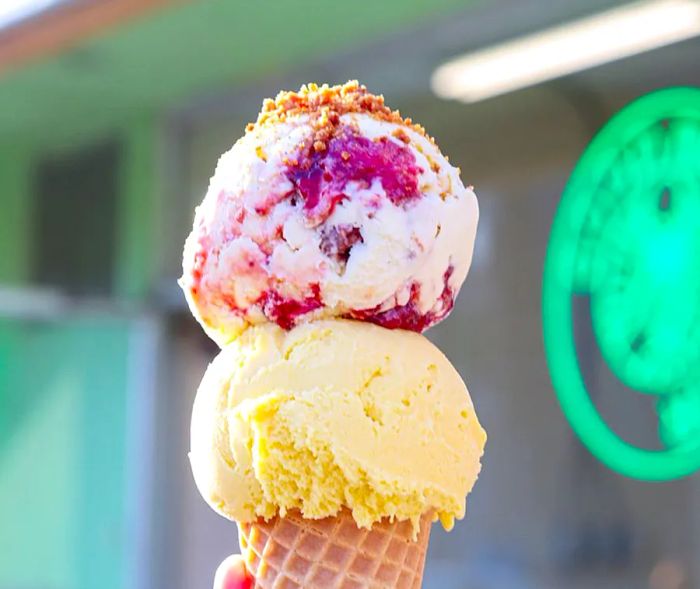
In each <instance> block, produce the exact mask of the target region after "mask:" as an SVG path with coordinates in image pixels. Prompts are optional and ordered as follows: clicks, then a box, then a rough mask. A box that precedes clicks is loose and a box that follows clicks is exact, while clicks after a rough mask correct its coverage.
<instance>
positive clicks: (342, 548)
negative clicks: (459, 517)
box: [238, 509, 433, 589]
mask: <svg viewBox="0 0 700 589" xmlns="http://www.w3.org/2000/svg"><path fill="white" fill-rule="evenodd" d="M432 521H433V517H432V514H429V513H428V514H425V515H423V517H422V518H421V522H420V531H419V533H418V536H417V539H416V540H415V541H414V540H413V526H412V524H411V522H410V521H401V522H399V521H394V522H392V521H390V520H389V519H388V518H385V519H383V520H382V521H380V522H377V523H375V524H374V525H373V526H372V529H371V530H369V529H365V528H358V526H357V524H356V523H355V520H354V519H353V517H352V514H351V512H350V511H349V510H347V509H344V510H343V511H341V512H340V513H339V514H338V515H337V516H335V517H327V518H324V519H317V520H312V519H305V518H303V517H302V516H301V514H300V513H299V512H297V511H293V512H288V513H287V514H286V516H285V517H274V518H272V519H270V520H268V521H265V520H264V519H262V518H261V519H258V520H256V521H254V522H250V523H239V524H238V538H239V543H240V547H241V553H242V555H243V557H244V559H245V562H246V566H247V567H248V569H249V571H250V572H251V573H252V574H253V575H254V576H255V579H256V583H255V589H389V588H392V589H420V587H421V583H422V580H423V569H424V566H425V554H426V551H427V549H428V541H429V538H430V527H431V525H432Z"/></svg>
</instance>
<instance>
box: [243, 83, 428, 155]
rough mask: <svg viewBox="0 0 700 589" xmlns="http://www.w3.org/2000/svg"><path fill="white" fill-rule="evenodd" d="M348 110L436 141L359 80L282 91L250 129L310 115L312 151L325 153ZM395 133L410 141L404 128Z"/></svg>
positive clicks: (396, 135) (268, 101) (269, 102)
mask: <svg viewBox="0 0 700 589" xmlns="http://www.w3.org/2000/svg"><path fill="white" fill-rule="evenodd" d="M347 113H365V114H370V115H372V116H373V117H375V118H377V119H379V120H382V121H387V122H390V123H395V124H398V125H402V126H405V127H408V128H410V129H412V130H413V131H415V132H416V133H418V134H420V135H422V136H423V137H425V138H427V139H428V140H430V141H431V142H433V143H434V141H433V139H432V137H430V136H429V135H428V134H427V133H426V132H425V129H424V128H423V127H422V126H421V125H417V124H414V123H413V121H412V120H411V119H410V118H407V117H402V116H401V114H400V113H399V111H397V110H391V109H390V108H389V107H388V106H386V105H385V104H384V97H383V96H382V95H381V94H380V95H376V94H372V93H371V92H369V91H368V90H367V88H366V87H365V86H362V85H360V84H359V83H358V82H357V80H353V81H350V82H347V83H345V84H343V85H338V86H329V85H328V84H324V85H322V86H318V85H317V84H308V85H304V86H302V87H301V89H300V90H299V91H298V92H280V93H279V94H278V95H277V97H276V98H275V99H274V100H272V99H270V98H268V99H267V100H265V101H264V102H263V106H262V111H261V112H260V114H259V115H258V120H257V121H256V122H255V123H250V124H249V125H248V126H247V127H246V131H248V132H250V131H252V130H254V129H255V128H258V127H262V126H265V125H268V124H274V123H280V122H284V121H286V120H287V118H289V117H293V116H299V115H309V116H310V118H311V124H312V125H313V127H314V136H313V139H312V141H311V145H310V146H309V147H310V148H311V150H312V151H315V152H317V153H321V152H323V151H325V150H326V149H327V146H328V142H329V141H330V140H331V139H332V138H333V137H334V136H335V134H336V130H337V128H338V126H339V124H340V117H341V116H342V115H344V114H347ZM394 136H395V137H396V138H398V139H399V140H401V141H402V142H404V143H407V142H408V136H407V135H406V133H405V132H404V131H403V130H397V131H396V132H394Z"/></svg>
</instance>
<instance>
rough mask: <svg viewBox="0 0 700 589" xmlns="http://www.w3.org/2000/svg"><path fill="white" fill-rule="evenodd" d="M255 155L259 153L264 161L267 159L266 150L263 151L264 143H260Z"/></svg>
mask: <svg viewBox="0 0 700 589" xmlns="http://www.w3.org/2000/svg"><path fill="white" fill-rule="evenodd" d="M255 155H257V156H258V157H259V158H260V159H261V160H262V161H264V162H266V161H267V156H266V155H265V152H264V151H263V148H262V145H258V146H257V147H256V148H255Z"/></svg>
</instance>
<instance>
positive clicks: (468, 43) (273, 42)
mask: <svg viewBox="0 0 700 589" xmlns="http://www.w3.org/2000/svg"><path fill="white" fill-rule="evenodd" d="M691 3H692V2H691ZM616 4H618V3H615V2H611V1H610V0H472V1H467V0H431V1H430V2H423V1H418V0H381V1H376V0H354V1H353V2H352V3H350V2H321V1H317V2H314V1H312V0H293V1H292V0H288V1H284V2H280V1H275V0H257V1H255V2H252V1H248V2H243V1H236V0H202V1H189V2H187V1H180V2H173V1H169V0H102V1H100V0H93V1H81V0H75V1H70V0H2V1H0V588H1V589H95V588H98V587H99V588H101V589H112V588H114V589H116V588H130V589H145V588H157V589H160V588H169V589H186V588H187V589H192V588H196V589H200V588H208V587H210V586H211V580H212V576H213V571H214V569H215V567H216V566H217V565H218V563H219V562H220V561H221V560H222V559H223V558H224V557H225V556H226V555H227V554H229V553H230V552H233V551H234V550H235V548H236V546H237V541H236V530H235V526H234V525H233V524H232V523H230V522H227V521H225V520H223V519H221V518H219V517H218V516H216V515H215V514H214V513H213V512H212V511H210V509H209V508H208V507H207V506H206V504H205V503H204V502H203V501H202V500H201V498H200V497H199V495H198V494H197V491H196V489H195V487H194V484H193V481H192V477H191V473H190V469H189V465H188V462H187V449H188V426H189V423H188V421H189V413H190V408H191V404H192V400H193V397H194V393H195V389H196V386H197V384H198V382H199V379H200V378H201V376H202V374H203V372H204V370H205V368H206V365H207V363H208V362H209V361H210V360H211V359H212V358H213V356H214V355H215V353H216V349H215V346H214V345H213V344H212V343H211V342H210V341H208V340H207V338H206V337H205V336H204V335H203V334H202V333H201V330H200V328H199V326H198V325H197V324H196V323H195V321H194V319H192V317H191V316H190V315H189V313H188V311H187V309H186V306H185V302H184V298H183V296H182V294H181V292H180V291H179V289H178V287H177V285H176V279H177V278H178V277H179V274H180V260H181V251H182V245H183V241H184V239H185V236H186V234H187V232H188V230H189V228H190V226H191V222H192V218H193V209H194V207H195V205H196V204H197V203H198V202H199V200H200V199H201V198H202V196H203V193H204V191H205V190H206V186H207V182H208V179H209V176H210V175H211V174H212V172H213V170H214V166H215V164H216V161H217V158H218V156H219V154H220V153H221V152H222V151H224V150H226V149H228V147H230V146H231V145H232V144H233V142H234V141H235V140H236V139H237V138H238V137H239V136H240V135H241V134H242V132H243V128H244V125H245V124H246V123H247V122H248V121H250V120H253V119H254V118H255V117H256V114H257V111H258V109H259V106H260V103H261V101H262V99H263V98H264V97H267V96H271V95H274V94H276V92H277V91H278V90H279V89H282V88H285V89H296V88H298V87H299V86H300V85H301V84H302V83H304V82H308V81H318V82H329V83H338V82H344V81H346V80H347V79H353V78H357V79H359V80H360V81H361V82H363V83H365V84H367V85H368V87H369V88H370V89H371V90H373V91H375V92H381V93H384V95H385V96H386V99H387V101H388V103H389V105H391V106H393V107H396V108H400V109H401V111H402V113H403V114H405V115H408V116H411V117H413V119H414V120H417V121H419V122H421V123H422V124H424V126H425V127H426V128H427V129H428V131H429V132H430V133H431V134H432V135H434V136H435V137H436V139H437V140H438V142H439V144H440V146H441V147H442V149H443V151H444V152H445V153H447V154H449V156H450V158H451V161H452V162H453V163H454V164H455V165H458V166H460V167H461V169H462V176H463V179H464V181H465V183H469V184H473V185H474V186H475V187H476V191H477V193H478V195H479V198H480V204H481V222H480V227H479V234H478V239H477V244H476V253H475V259H474V264H473V268H472V270H471V273H470V275H469V277H468V279H467V283H466V285H465V287H464V289H463V291H462V294H461V296H460V298H459V300H458V302H457V305H456V308H455V311H454V313H453V314H452V316H451V319H450V320H449V321H447V322H445V323H444V324H442V325H441V326H439V327H437V328H436V329H433V330H431V332H430V333H429V337H430V338H431V339H433V340H434V341H435V342H436V343H437V344H438V345H439V346H440V347H441V348H442V349H443V350H444V351H445V352H446V354H447V356H448V357H449V358H450V359H451V360H452V362H453V363H454V364H455V365H456V366H457V368H458V369H459V371H460V372H461V373H462V375H463V377H464V378H465V380H466V382H467V384H468V386H469V388H470V391H471V393H472V396H473V398H474V401H475V404H476V407H477V409H478V411H479V416H480V418H481V421H482V423H483V424H484V426H485V427H486V429H487V430H488V432H489V443H488V446H487V456H486V460H485V466H484V470H483V474H482V477H481V480H480V481H479V484H478V485H477V486H476V489H475V491H474V492H473V494H472V495H471V496H470V497H469V501H468V509H467V511H468V513H467V517H466V519H465V520H464V521H462V522H460V523H458V525H457V526H456V527H455V529H454V530H453V532H451V533H450V534H449V535H448V534H446V533H444V532H443V531H442V530H440V529H438V527H437V526H436V527H435V528H434V537H433V538H434V539H433V541H432V543H431V547H430V555H429V562H428V569H427V573H426V581H425V586H426V587H427V588H428V589H559V588H562V587H566V588H579V587H580V588H586V589H589V588H590V589H593V588H596V589H606V588H610V589H626V588H630V589H632V588H634V589H638V588H649V589H698V588H700V480H699V479H698V476H697V475H696V476H695V477H691V478H688V479H685V480H682V481H677V482H673V483H664V484H647V483H642V482H637V481H633V480H629V479H625V478H623V477H621V476H619V475H616V474H614V473H612V472H610V471H608V470H607V469H606V468H605V467H603V466H602V465H600V464H599V463H597V462H596V461H595V460H594V459H593V458H591V457H590V456H589V455H588V454H587V453H586V452H585V451H584V450H583V448H582V447H581V445H580V444H579V442H578V441H577V440H576V439H575V437H574V435H573V434H572V432H571V430H570V428H569V427H568V424H567V423H566V421H565V419H564V417H563V416H562V414H561V411H560V409H559V407H558V404H557V401H556V397H555V394H554V392H553V390H552V387H551V384H550V381H549V378H548V372H547V367H546V363H545V357H544V351H543V345H542V336H541V323H542V321H541V312H540V294H541V276H542V266H543V258H544V254H545V248H546V244H547V236H548V231H549V228H550V226H551V222H552V219H553V216H554V212H555V209H556V205H557V203H558V201H559V198H560V196H561V193H562V190H563V188H564V186H565V183H566V180H567V178H568V176H569V174H570V173H571V170H572V168H573V166H574V165H575V163H576V161H577V159H578V158H579V156H580V154H581V153H582V150H583V149H584V147H585V146H586V144H587V143H588V142H589V141H590V139H591V138H592V136H593V135H594V133H595V132H596V131H597V130H598V129H599V128H600V127H601V126H602V125H603V124H604V123H605V121H606V120H608V118H609V117H610V116H611V115H612V114H613V113H614V112H616V111H617V110H618V109H619V108H620V107H622V106H623V105H624V104H626V103H628V102H629V101H630V100H632V99H634V98H636V97H638V96H640V95H642V94H645V93H647V92H649V91H651V90H654V89H657V88H661V87H664V86H668V85H697V84H700V68H699V67H698V64H700V39H698V38H694V39H693V38H690V39H686V40H682V41H680V42H678V43H674V44H671V45H668V46H666V47H664V48H658V49H655V50H651V51H646V52H643V53H641V54H637V55H634V56H631V57H628V58H626V59H623V60H618V61H615V62H613V63H608V64H606V65H601V66H599V67H595V68H593V69H589V70H587V71H584V72H580V73H576V74H573V75H568V76H565V77H560V78H558V79H556V80H552V81H548V82H545V83H542V84H536V85H534V86H530V87H527V88H525V89H516V88H513V89H512V90H513V91H508V92H505V90H503V92H504V93H501V94H500V95H498V96H487V95H482V96H478V97H476V98H480V100H477V101H475V102H471V103H466V102H459V101H455V100H445V99H443V98H440V97H439V96H438V95H437V94H436V92H435V90H437V91H438V93H440V89H439V88H437V87H436V86H435V85H433V87H432V88H431V76H432V75H433V72H434V71H435V69H436V68H437V67H438V66H439V65H440V64H442V63H444V62H445V61H446V60H449V59H451V58H453V57H455V56H459V55H462V54H465V53H468V52H470V51H474V50H477V49H480V48H483V47H487V46H491V45H494V44H498V43H500V42H503V41H506V40H509V39H513V38H517V37H519V36H521V35H525V34H529V33H533V32H536V31H540V30H543V29H546V28H547V27H550V26H554V25H558V24H561V23H565V22H569V21H573V20H576V19H579V18H581V17H585V16H587V15H590V14H594V13H596V12H599V11H603V10H606V9H609V8H611V7H613V6H615V5H616ZM686 4H687V2H686ZM686 20H687V19H686ZM684 22H685V21H684ZM697 33H700V31H697ZM621 34H622V35H623V36H624V35H629V34H630V33H629V31H625V32H624V34H623V33H621ZM686 37H692V33H691V34H688V35H686ZM681 38H682V36H681ZM606 42H610V39H606V38H602V37H601V38H600V39H598V40H596V43H600V44H603V45H604V44H605V43H606ZM516 73H517V69H514V70H513V75H514V76H515V75H516ZM482 94H483V92H482ZM476 98H475V97H472V99H473V100H476ZM592 348H593V345H592V344H590V345H588V346H587V345H586V342H583V345H582V346H581V347H580V348H579V351H580V353H581V354H582V357H581V363H582V365H583V368H584V371H585V372H586V376H587V378H589V379H593V381H594V382H596V383H597V391H598V395H599V399H600V403H601V405H602V407H603V410H604V413H605V415H606V417H607V418H609V420H610V421H611V423H613V424H614V425H615V427H616V429H617V430H618V431H620V432H621V433H622V434H623V435H625V436H627V437H628V438H629V439H633V440H635V441H640V442H641V443H645V442H648V443H652V442H653V440H654V437H655V436H654V434H655V429H656V421H655V417H654V414H653V412H652V410H651V406H650V405H649V404H647V403H646V402H645V401H644V399H643V398H641V397H640V396H638V395H632V394H626V393H624V391H620V390H618V388H617V387H616V386H615V385H614V384H611V383H610V382H608V381H609V379H606V378H605V374H604V373H605V366H604V365H603V364H602V360H600V358H599V356H598V355H596V353H594V351H593V349H592ZM640 399H641V400H640Z"/></svg>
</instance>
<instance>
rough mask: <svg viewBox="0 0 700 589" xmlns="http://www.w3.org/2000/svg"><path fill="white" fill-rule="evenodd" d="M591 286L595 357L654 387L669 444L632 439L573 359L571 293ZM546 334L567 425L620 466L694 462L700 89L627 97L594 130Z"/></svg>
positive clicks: (657, 469)
mask: <svg viewBox="0 0 700 589" xmlns="http://www.w3.org/2000/svg"><path fill="white" fill-rule="evenodd" d="M574 297H588V298H589V303H590V313H591V323H592V327H593V332H594V334H595V338H596V341H597V343H598V346H599V348H600V352H601V355H602V357H603V358H604V360H605V362H606V363H607V365H608V366H609V367H610V369H611V370H612V372H613V373H614V374H615V376H616V377H617V378H619V379H620V381H622V382H623V383H624V384H625V385H626V386H628V387H630V388H632V389H634V390H636V391H638V392H639V393H644V394H651V395H655V396H656V397H657V412H658V416H659V433H660V436H661V441H662V443H663V445H664V446H665V448H664V449H663V450H648V449H643V448H637V447H635V446H632V445H630V444H628V443H627V442H625V441H624V440H622V439H621V438H620V437H619V436H618V435H617V434H616V433H615V432H614V431H613V430H612V429H611V428H610V427H609V426H608V425H607V424H606V423H605V421H604V420H603V419H602V417H601V416H600V414H599V413H598V411H597V410H596V408H595V406H594V404H593V402H592V401H591V399H590V396H589V395H588V393H587V391H586V387H585V384H584V380H583V377H582V375H581V370H580V367H579V364H578V360H577V354H576V346H575V340H574V330H573V316H572V301H573V298H574ZM543 322H544V341H545V350H546V354H547V361H548V364H549V369H550V373H551V377H552V382H553V384H554V388H555V390H556V392H557V395H558V397H559V400H560V403H561V406H562V409H563V410H564V413H565V414H566V417H567V418H568V420H569V422H570V423H571V425H572V427H573V429H574V431H575V432H576V433H577V435H578V436H579V437H580V439H581V440H582V441H583V443H584V444H585V445H586V446H587V447H588V448H589V449H590V451H591V452H592V453H593V454H594V455H595V456H597V457H598V458H599V459H600V460H601V461H602V462H604V463H605V464H607V465H608V466H609V467H610V468H612V469H614V470H616V471H618V472H620V473H622V474H625V475H627V476H631V477H635V478H640V479H645V480H668V479H673V478H679V477H682V476H686V475H688V474H691V473H692V472H694V471H695V470H697V469H700V89H696V88H670V89H666V90H660V91H657V92H654V93H652V94H649V95H647V96H644V97H642V98H640V99H638V100H637V101H635V102H633V103H632V104H630V105H629V106H627V107H626V108H625V109H623V110H622V111H621V112H619V113H618V114H617V115H616V116H615V117H613V118H612V119H611V120H610V122H609V123H608V124H607V125H606V126H605V127H604V128H603V129H602V130H601V131H600V133H599V134H598V135H597V136H596V137H595V138H594V140H593V141H592V142H591V144H590V145H589V147H588V148H587V149H586V151H585V153H584V154H583V156H582V158H581V160H580V161H579V163H578V165H577V166H576V169H575V170H574V172H573V174H572V176H571V178H570V180H569V183H568V185H567V187H566V190H565V192H564V196H563V197H562V201H561V203H560V205H559V209H558V211H557V215H556V217H555V220H554V225H553V227H552V232H551V236H550V241H549V246H548V250H547V258H546V262H545V271H544V285H543Z"/></svg>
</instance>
